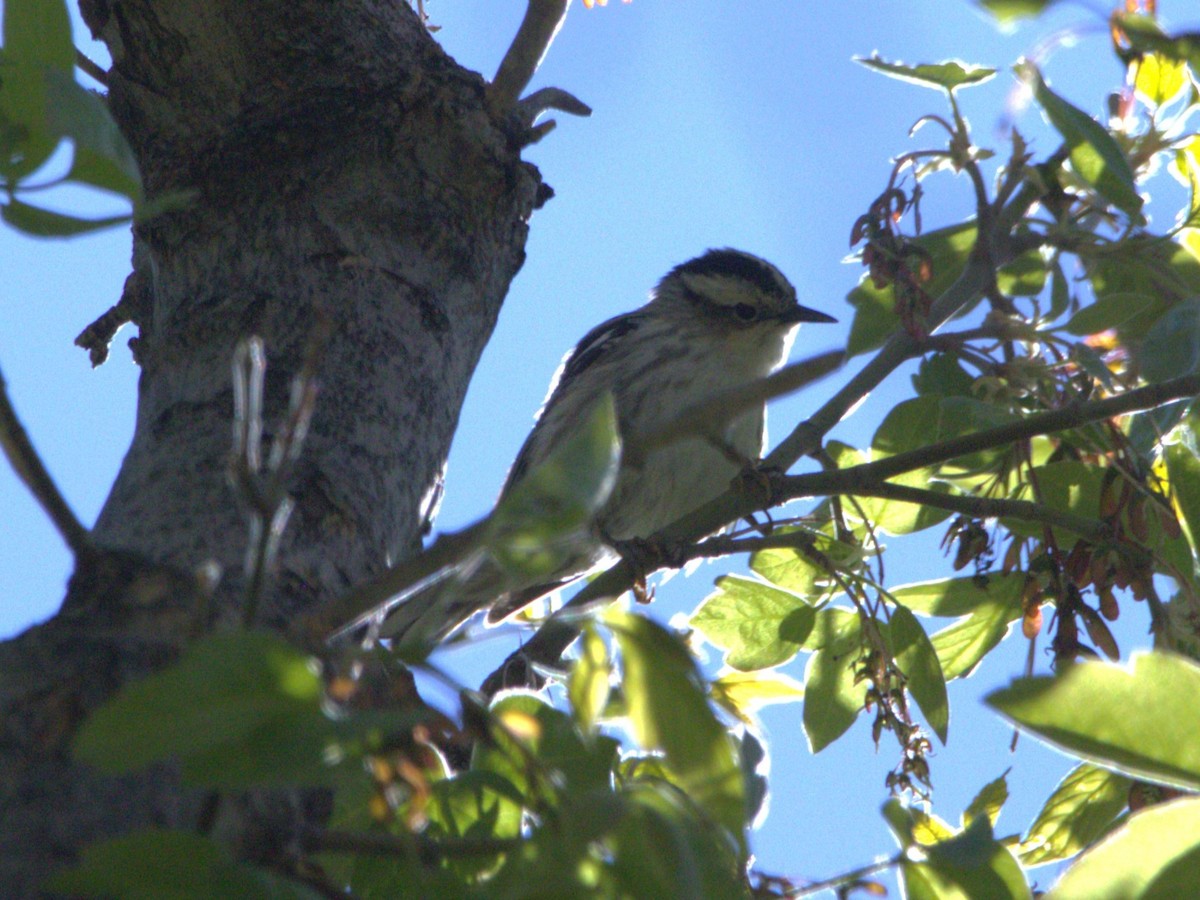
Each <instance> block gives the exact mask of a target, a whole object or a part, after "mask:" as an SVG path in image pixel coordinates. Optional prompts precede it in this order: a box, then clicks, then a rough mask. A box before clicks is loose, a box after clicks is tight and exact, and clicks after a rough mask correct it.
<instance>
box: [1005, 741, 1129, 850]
mask: <svg viewBox="0 0 1200 900" xmlns="http://www.w3.org/2000/svg"><path fill="white" fill-rule="evenodd" d="M1132 784H1133V782H1132V781H1130V779H1128V778H1126V777H1125V776H1124V775H1118V774H1117V773H1116V772H1112V771H1109V770H1108V769H1102V768H1100V767H1099V766H1094V765H1092V764H1091V763H1080V764H1079V765H1077V766H1076V767H1075V768H1073V769H1072V770H1071V771H1070V772H1068V773H1067V774H1066V776H1065V777H1064V778H1063V780H1062V781H1060V782H1059V783H1058V786H1057V787H1056V788H1055V789H1054V792H1053V793H1052V794H1051V795H1050V796H1049V797H1048V798H1047V799H1046V802H1045V803H1044V804H1043V805H1042V809H1041V812H1039V813H1038V814H1037V816H1036V817H1035V818H1034V820H1033V824H1032V825H1030V826H1029V830H1028V831H1027V832H1026V833H1025V837H1024V838H1023V839H1022V841H1021V846H1020V857H1021V863H1022V864H1023V865H1025V866H1040V865H1044V864H1046V863H1051V862H1059V861H1060V860H1064V859H1070V858H1071V857H1072V856H1074V855H1075V854H1077V853H1079V852H1080V851H1081V850H1083V849H1084V848H1085V847H1088V846H1090V845H1091V844H1093V843H1094V842H1095V841H1096V840H1097V839H1098V838H1099V837H1100V836H1101V835H1102V834H1104V832H1105V831H1106V830H1107V829H1108V827H1109V826H1110V825H1111V824H1112V823H1113V820H1114V819H1116V817H1117V816H1118V815H1120V813H1121V811H1122V810H1123V809H1125V805H1126V804H1127V803H1128V802H1129V788H1130V785H1132Z"/></svg>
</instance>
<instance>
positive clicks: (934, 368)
mask: <svg viewBox="0 0 1200 900" xmlns="http://www.w3.org/2000/svg"><path fill="white" fill-rule="evenodd" d="M912 380H913V387H914V388H915V389H916V391H917V393H918V394H934V395H937V396H940V397H969V396H971V388H972V386H973V385H974V384H975V379H974V378H973V377H971V375H970V373H968V372H967V370H966V369H964V368H963V366H962V363H960V362H959V361H958V358H957V357H956V356H955V355H954V354H952V353H931V354H930V355H928V356H926V357H925V358H924V359H922V360H921V363H920V365H919V366H918V368H917V374H916V375H914V376H913V379H912Z"/></svg>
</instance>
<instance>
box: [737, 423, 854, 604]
mask: <svg viewBox="0 0 1200 900" xmlns="http://www.w3.org/2000/svg"><path fill="white" fill-rule="evenodd" d="M830 443H831V444H832V443H836V442H830ZM789 532H791V533H795V534H796V536H797V540H805V539H807V540H811V541H812V543H813V548H814V549H816V550H817V551H818V552H820V553H821V554H823V555H824V556H830V555H835V554H832V553H831V551H832V550H833V548H834V546H835V545H836V546H837V547H839V548H841V547H846V545H844V544H841V543H840V542H838V541H835V540H834V539H833V538H832V537H830V536H829V535H826V534H821V533H820V532H812V531H801V530H799V529H791V528H788V527H783V528H778V529H776V531H775V534H787V533H789ZM846 549H849V548H848V547H847V548H846ZM750 569H751V571H753V572H756V573H757V574H759V575H761V576H762V577H763V578H764V579H766V580H767V581H769V582H771V584H773V585H776V586H777V587H781V588H783V589H784V590H785V591H788V592H790V593H792V594H795V595H796V596H798V597H800V598H801V599H803V600H805V601H806V602H809V603H811V602H812V601H813V600H815V599H816V598H818V597H819V596H820V595H822V594H824V593H825V591H827V590H828V588H829V585H830V584H831V583H832V579H831V578H830V576H829V573H828V572H826V571H825V570H824V569H822V568H820V567H819V566H818V565H816V564H815V563H814V562H813V561H812V560H811V559H809V558H808V557H807V556H806V555H805V554H804V552H803V551H801V550H799V549H792V548H790V547H774V548H771V549H768V550H758V551H756V552H755V553H753V554H752V555H751V556H750Z"/></svg>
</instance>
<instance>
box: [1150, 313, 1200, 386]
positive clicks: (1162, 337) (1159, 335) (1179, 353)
mask: <svg viewBox="0 0 1200 900" xmlns="http://www.w3.org/2000/svg"><path fill="white" fill-rule="evenodd" d="M1137 358H1138V361H1139V362H1140V363H1141V367H1142V375H1143V376H1144V377H1145V378H1146V380H1147V381H1150V382H1160V381H1167V380H1168V379H1171V378H1177V377H1179V376H1181V375H1191V374H1192V373H1193V372H1195V371H1196V368H1197V366H1200V299H1191V300H1184V301H1183V302H1181V303H1177V304H1176V305H1175V306H1172V307H1171V308H1170V309H1169V310H1167V311H1166V312H1165V313H1163V315H1162V317H1161V318H1160V319H1159V320H1158V321H1157V322H1155V323H1154V325H1153V326H1151V328H1150V330H1149V331H1148V332H1147V333H1146V338H1145V340H1143V341H1142V344H1141V347H1140V348H1138V352H1137Z"/></svg>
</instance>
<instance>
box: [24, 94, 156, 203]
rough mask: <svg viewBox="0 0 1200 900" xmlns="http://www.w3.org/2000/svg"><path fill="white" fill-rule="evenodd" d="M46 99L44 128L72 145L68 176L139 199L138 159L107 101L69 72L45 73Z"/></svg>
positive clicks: (140, 180)
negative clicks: (111, 113)
mask: <svg viewBox="0 0 1200 900" xmlns="http://www.w3.org/2000/svg"><path fill="white" fill-rule="evenodd" d="M46 100H47V107H46V123H47V128H48V129H49V131H50V132H51V134H53V135H55V136H56V137H66V138H70V139H71V141H72V142H73V143H74V145H75V157H74V159H73V160H72V162H71V170H70V172H68V173H67V178H68V179H70V180H72V181H79V182H83V183H85V184H90V185H93V186H95V187H99V188H104V189H106V190H110V191H114V192H116V193H118V194H123V195H125V196H126V197H128V198H130V199H131V200H133V201H140V200H141V198H142V177H141V174H140V173H139V172H138V167H137V162H136V161H135V160H134V158H133V151H132V150H131V149H130V148H129V144H128V143H126V141H125V136H124V135H123V134H121V130H120V129H119V128H118V127H117V123H116V122H114V121H113V118H112V116H111V115H110V114H109V111H108V106H107V104H106V103H105V102H104V101H103V100H102V99H100V97H98V96H97V95H96V94H94V93H92V92H91V91H89V90H87V89H86V88H84V87H82V86H81V85H79V84H78V83H77V82H76V81H75V79H74V78H73V77H72V75H71V74H70V73H69V72H49V73H47V76H46Z"/></svg>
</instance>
